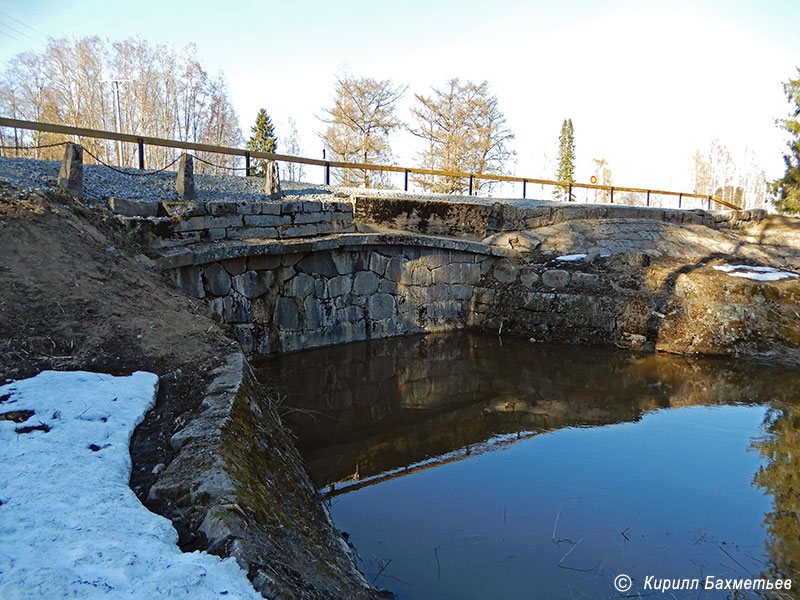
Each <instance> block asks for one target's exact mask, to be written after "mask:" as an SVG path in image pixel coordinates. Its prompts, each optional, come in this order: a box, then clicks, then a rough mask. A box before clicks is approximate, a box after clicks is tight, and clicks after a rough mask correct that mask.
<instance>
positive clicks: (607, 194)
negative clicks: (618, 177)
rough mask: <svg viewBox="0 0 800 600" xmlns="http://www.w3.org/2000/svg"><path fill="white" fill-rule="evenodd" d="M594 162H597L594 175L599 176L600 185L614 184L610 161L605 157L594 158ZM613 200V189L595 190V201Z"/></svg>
mask: <svg viewBox="0 0 800 600" xmlns="http://www.w3.org/2000/svg"><path fill="white" fill-rule="evenodd" d="M592 162H593V163H594V164H595V169H594V175H595V177H597V183H598V184H600V185H607V186H611V185H613V181H612V178H611V169H609V168H608V161H607V160H606V159H605V158H593V159H592ZM610 200H611V190H595V191H594V201H595V202H609V201H610Z"/></svg>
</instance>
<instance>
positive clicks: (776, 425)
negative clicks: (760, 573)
mask: <svg viewBox="0 0 800 600" xmlns="http://www.w3.org/2000/svg"><path fill="white" fill-rule="evenodd" d="M795 393H796V392H795ZM753 447H754V448H755V449H757V450H758V451H759V452H760V453H761V456H762V457H763V459H764V460H765V461H766V464H765V465H764V466H762V467H761V469H760V470H759V471H758V473H756V475H755V477H754V478H753V482H754V483H755V484H756V485H758V486H760V487H761V488H762V489H763V490H764V491H765V492H766V493H768V494H770V495H772V497H773V502H772V507H773V509H772V511H771V512H769V513H767V514H766V515H765V516H764V525H765V527H766V529H767V539H766V542H765V545H766V550H767V553H768V554H769V557H770V560H771V561H772V565H771V566H770V569H769V570H768V571H766V572H765V576H768V577H770V578H775V577H779V576H780V577H782V578H789V579H791V580H792V582H793V587H794V586H800V406H798V405H797V404H792V403H789V402H775V403H774V406H773V407H772V408H770V410H769V411H768V412H767V415H766V417H765V419H764V436H763V437H762V438H761V439H759V440H757V441H755V442H754V443H753ZM793 594H794V595H795V597H800V592H799V591H798V590H796V589H793Z"/></svg>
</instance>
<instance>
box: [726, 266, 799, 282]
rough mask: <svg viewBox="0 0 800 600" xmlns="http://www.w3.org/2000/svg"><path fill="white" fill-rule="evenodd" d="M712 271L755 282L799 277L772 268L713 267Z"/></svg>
mask: <svg viewBox="0 0 800 600" xmlns="http://www.w3.org/2000/svg"><path fill="white" fill-rule="evenodd" d="M714 269H715V270H717V271H722V272H723V273H727V274H728V275H730V276H731V277H743V278H745V279H753V280H755V281H780V280H781V279H791V278H793V277H800V275H798V274H797V273H792V272H791V271H781V270H779V269H774V268H772V267H751V266H750V265H714Z"/></svg>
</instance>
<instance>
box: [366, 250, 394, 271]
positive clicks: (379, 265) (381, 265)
mask: <svg viewBox="0 0 800 600" xmlns="http://www.w3.org/2000/svg"><path fill="white" fill-rule="evenodd" d="M388 264H389V258H388V257H387V256H383V255H382V254H378V253H377V252H370V255H369V270H370V271H372V272H374V273H377V274H378V275H381V276H383V274H384V273H385V272H386V267H387V266H388Z"/></svg>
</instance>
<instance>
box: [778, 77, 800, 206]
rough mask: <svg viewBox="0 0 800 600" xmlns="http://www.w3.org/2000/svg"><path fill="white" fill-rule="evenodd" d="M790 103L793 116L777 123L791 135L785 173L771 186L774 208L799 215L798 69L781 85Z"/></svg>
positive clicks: (799, 83) (799, 117)
mask: <svg viewBox="0 0 800 600" xmlns="http://www.w3.org/2000/svg"><path fill="white" fill-rule="evenodd" d="M783 89H784V91H785V92H786V95H787V96H788V98H789V101H790V102H793V103H794V107H793V114H792V116H790V117H789V118H788V119H783V120H782V121H779V123H780V125H781V126H783V128H784V129H786V131H788V132H789V134H790V135H791V139H790V140H789V153H788V154H784V155H783V160H784V162H785V163H786V173H785V174H784V175H783V177H782V178H781V179H779V180H778V181H776V182H775V183H773V184H772V189H773V191H774V192H775V196H776V198H775V206H776V207H777V209H778V210H779V211H781V212H788V213H800V69H798V70H797V77H796V78H795V79H790V80H789V81H788V82H787V83H785V84H783Z"/></svg>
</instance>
